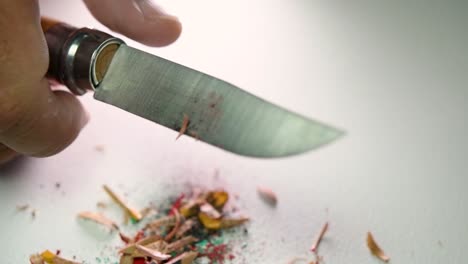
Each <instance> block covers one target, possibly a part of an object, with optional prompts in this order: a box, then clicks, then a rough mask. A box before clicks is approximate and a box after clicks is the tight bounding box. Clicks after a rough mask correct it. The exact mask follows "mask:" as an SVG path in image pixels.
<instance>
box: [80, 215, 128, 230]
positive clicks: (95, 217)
mask: <svg viewBox="0 0 468 264" xmlns="http://www.w3.org/2000/svg"><path fill="white" fill-rule="evenodd" d="M78 217H79V218H81V219H85V220H91V221H93V222H95V223H98V224H101V225H104V226H106V227H108V228H109V229H110V230H119V227H118V226H117V224H116V223H114V221H112V220H110V219H109V218H107V217H105V216H104V215H102V214H100V213H93V212H81V213H79V214H78Z"/></svg>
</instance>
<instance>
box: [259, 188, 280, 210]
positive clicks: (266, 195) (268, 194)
mask: <svg viewBox="0 0 468 264" xmlns="http://www.w3.org/2000/svg"><path fill="white" fill-rule="evenodd" d="M257 193H258V195H260V198H262V200H263V201H265V202H266V203H268V204H269V205H271V206H276V204H277V203H278V198H277V197H276V194H275V193H274V192H273V191H272V190H271V189H269V188H266V187H257Z"/></svg>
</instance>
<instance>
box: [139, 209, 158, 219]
mask: <svg viewBox="0 0 468 264" xmlns="http://www.w3.org/2000/svg"><path fill="white" fill-rule="evenodd" d="M157 213H158V211H156V210H155V209H154V208H153V207H146V208H143V209H142V210H141V211H140V214H141V217H142V218H146V217H148V216H152V215H156V214H157Z"/></svg>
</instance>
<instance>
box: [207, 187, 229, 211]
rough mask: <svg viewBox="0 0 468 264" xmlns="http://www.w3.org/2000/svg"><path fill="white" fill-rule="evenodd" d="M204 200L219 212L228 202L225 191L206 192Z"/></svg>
mask: <svg viewBox="0 0 468 264" xmlns="http://www.w3.org/2000/svg"><path fill="white" fill-rule="evenodd" d="M205 200H206V201H207V202H208V203H210V204H211V205H213V206H214V207H215V208H216V209H218V210H221V209H223V207H224V205H225V204H226V203H227V201H228V200H229V194H228V193H227V192H226V191H214V192H208V193H207V194H206V197H205Z"/></svg>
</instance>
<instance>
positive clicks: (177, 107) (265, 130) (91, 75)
mask: <svg viewBox="0 0 468 264" xmlns="http://www.w3.org/2000/svg"><path fill="white" fill-rule="evenodd" d="M41 26H42V29H43V31H44V35H45V38H46V41H47V45H48V48H49V57H50V62H49V69H48V73H47V76H48V77H49V78H50V79H55V80H56V81H58V82H60V83H62V84H64V85H65V86H67V87H68V88H69V89H70V91H71V92H73V93H75V94H77V95H82V94H85V93H86V92H87V91H94V98H95V99H97V100H99V101H102V102H104V103H108V104H111V105H113V106H116V107H118V108H121V109H123V110H125V111H128V112H130V113H133V114H135V115H138V116H140V117H143V118H146V119H148V120H151V121H153V122H156V123H158V124H160V125H162V126H165V127H167V128H170V129H173V130H175V131H179V132H180V133H183V134H186V135H189V136H192V137H194V138H197V139H199V140H201V141H204V142H206V143H208V144H211V145H213V146H216V147H219V148H222V149H224V150H227V151H230V152H233V153H237V154H240V155H245V156H251V157H262V158H272V157H284V156H290V155H294V154H299V153H302V152H305V151H308V150H312V149H315V148H318V147H320V146H322V145H325V144H327V143H329V142H331V141H333V140H335V139H336V138H338V137H340V136H341V135H342V134H343V132H342V131H341V130H339V129H336V128H334V127H331V126H329V125H326V124H323V123H320V122H318V121H314V120H312V119H309V118H306V117H304V116H301V115H299V114H296V113H293V112H291V111H288V110H286V109H284V108H281V107H279V106H276V105H274V104H272V103H269V102H267V101H265V100H263V99H261V98H258V97H256V96H254V95H252V94H250V93H248V92H246V91H244V90H242V89H240V88H238V87H236V86H234V85H232V84H230V83H228V82H225V81H222V80H220V79H217V78H215V77H212V76H210V75H207V74H204V73H202V72H199V71H197V70H194V69H190V68H188V67H185V66H183V65H180V64H177V63H175V62H172V61H169V60H166V59H164V58H161V57H158V56H155V55H152V54H149V53H146V52H143V51H140V50H137V49H134V48H131V47H129V46H127V45H126V44H125V43H124V42H123V41H122V40H121V39H119V38H116V37H113V36H111V35H109V34H107V33H104V32H101V31H98V30H94V29H90V28H75V27H73V26H70V25H68V24H66V23H62V22H59V21H55V20H52V19H49V18H42V19H41Z"/></svg>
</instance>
